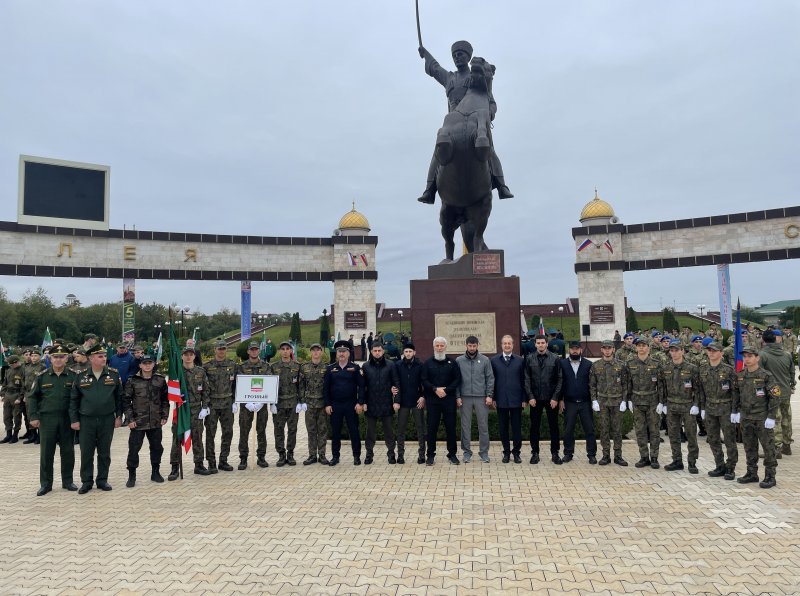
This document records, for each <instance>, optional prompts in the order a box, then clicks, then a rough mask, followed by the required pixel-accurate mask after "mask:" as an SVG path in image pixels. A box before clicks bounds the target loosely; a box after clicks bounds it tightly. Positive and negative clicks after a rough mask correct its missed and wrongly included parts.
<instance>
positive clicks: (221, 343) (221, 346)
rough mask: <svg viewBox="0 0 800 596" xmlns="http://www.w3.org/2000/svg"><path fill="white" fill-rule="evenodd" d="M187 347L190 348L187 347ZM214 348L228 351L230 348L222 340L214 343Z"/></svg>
mask: <svg viewBox="0 0 800 596" xmlns="http://www.w3.org/2000/svg"><path fill="white" fill-rule="evenodd" d="M186 347H189V346H186ZM214 348H226V349H227V348H228V344H226V343H225V342H224V341H222V340H219V341H217V342H214ZM192 350H194V348H192Z"/></svg>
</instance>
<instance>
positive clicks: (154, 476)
mask: <svg viewBox="0 0 800 596" xmlns="http://www.w3.org/2000/svg"><path fill="white" fill-rule="evenodd" d="M150 480H152V481H153V482H164V477H163V476H162V475H161V471H160V470H159V469H158V466H153V472H152V473H151V474H150Z"/></svg>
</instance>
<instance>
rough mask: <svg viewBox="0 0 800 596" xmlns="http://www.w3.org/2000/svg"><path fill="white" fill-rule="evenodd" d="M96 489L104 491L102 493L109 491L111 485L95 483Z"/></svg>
mask: <svg viewBox="0 0 800 596" xmlns="http://www.w3.org/2000/svg"><path fill="white" fill-rule="evenodd" d="M97 488H99V489H100V490H104V491H110V490H111V485H110V484H109V483H108V482H98V483H97Z"/></svg>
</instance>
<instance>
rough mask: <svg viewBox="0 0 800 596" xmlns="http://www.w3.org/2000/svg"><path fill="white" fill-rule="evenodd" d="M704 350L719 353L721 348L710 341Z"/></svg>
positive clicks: (716, 343)
mask: <svg viewBox="0 0 800 596" xmlns="http://www.w3.org/2000/svg"><path fill="white" fill-rule="evenodd" d="M706 350H714V351H715V352H721V351H722V346H721V345H719V342H716V341H712V342H711V343H709V344H708V345H707V346H706Z"/></svg>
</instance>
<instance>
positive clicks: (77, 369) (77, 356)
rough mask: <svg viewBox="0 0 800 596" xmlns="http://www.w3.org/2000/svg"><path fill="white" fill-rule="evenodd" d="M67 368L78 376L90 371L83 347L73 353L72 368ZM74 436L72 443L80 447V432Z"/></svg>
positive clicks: (75, 431)
mask: <svg viewBox="0 0 800 596" xmlns="http://www.w3.org/2000/svg"><path fill="white" fill-rule="evenodd" d="M67 366H68V367H69V369H70V370H71V371H72V372H74V373H75V375H76V376H77V375H79V374H81V373H82V372H85V371H87V370H89V359H88V358H86V350H85V349H83V346H78V347H77V348H75V350H74V351H73V352H72V366H70V365H69V364H67ZM72 434H73V435H74V436H73V440H72V442H73V443H74V444H75V445H78V444H79V443H80V432H79V431H77V430H73V431H72Z"/></svg>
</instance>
